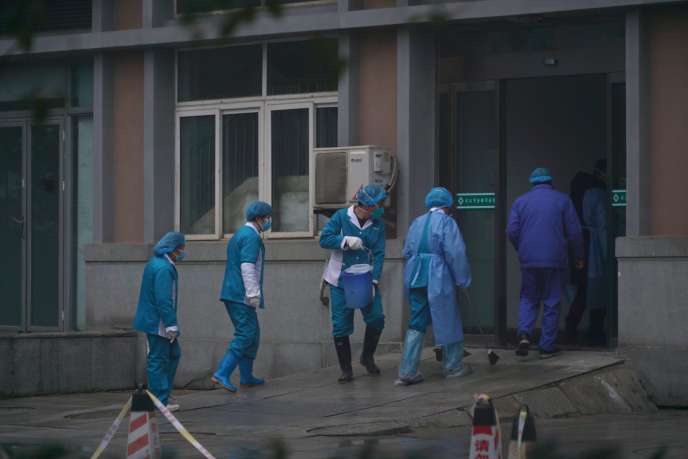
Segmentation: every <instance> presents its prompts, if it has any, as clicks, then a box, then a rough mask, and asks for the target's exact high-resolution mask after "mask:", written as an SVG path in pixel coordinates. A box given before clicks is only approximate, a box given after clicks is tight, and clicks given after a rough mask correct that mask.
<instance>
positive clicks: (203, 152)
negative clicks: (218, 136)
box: [179, 115, 215, 234]
mask: <svg viewBox="0 0 688 459" xmlns="http://www.w3.org/2000/svg"><path fill="white" fill-rule="evenodd" d="M179 125H180V129H179V136H180V139H179V142H180V143H179V178H180V204H181V206H180V223H181V225H180V226H181V228H180V229H181V231H182V232H183V233H186V234H215V117H214V116H212V115H209V116H194V117H184V118H181V119H180V122H179Z"/></svg>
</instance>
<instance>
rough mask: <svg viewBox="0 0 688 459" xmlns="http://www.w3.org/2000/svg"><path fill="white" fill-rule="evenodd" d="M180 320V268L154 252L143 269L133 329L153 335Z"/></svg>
mask: <svg viewBox="0 0 688 459" xmlns="http://www.w3.org/2000/svg"><path fill="white" fill-rule="evenodd" d="M172 326H179V324H178V323H177V268H175V266H174V264H172V263H171V262H170V261H169V260H168V259H167V257H165V256H164V255H163V256H153V257H151V259H150V260H149V261H148V264H147V265H146V268H145V269H144V270H143V280H142V281H141V292H140V293H139V303H138V306H137V307H136V317H135V318H134V329H135V330H138V331H140V332H144V333H149V334H152V335H157V334H162V333H164V329H165V328H167V327H172Z"/></svg>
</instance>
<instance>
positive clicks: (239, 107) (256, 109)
mask: <svg viewBox="0 0 688 459" xmlns="http://www.w3.org/2000/svg"><path fill="white" fill-rule="evenodd" d="M242 113H257V114H258V199H260V200H261V201H264V200H265V199H264V195H263V188H264V186H265V185H264V184H263V182H265V177H264V175H263V174H262V173H261V170H262V169H263V167H264V166H263V164H262V163H263V158H262V157H261V152H262V151H264V149H265V145H264V143H265V139H264V137H265V136H264V135H262V133H263V131H264V130H265V110H264V108H263V107H261V106H260V105H256V104H236V105H235V106H234V107H232V108H229V109H223V110H220V127H222V117H223V116H225V115H238V114H242ZM222 140H223V139H222V135H220V138H219V139H218V140H217V142H218V145H219V148H220V150H221V151H220V179H222V168H223V163H222V159H223V156H224V152H223V151H222ZM219 186H220V206H221V207H222V209H221V212H220V216H221V217H222V220H223V221H221V222H220V231H221V232H222V236H223V238H224V239H229V238H231V237H232V235H233V233H225V232H224V215H223V214H222V212H224V202H223V200H224V196H223V192H224V190H223V189H222V181H220V182H219Z"/></svg>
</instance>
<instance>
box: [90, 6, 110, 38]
mask: <svg viewBox="0 0 688 459" xmlns="http://www.w3.org/2000/svg"><path fill="white" fill-rule="evenodd" d="M91 11H92V13H91V14H92V18H93V31H94V32H103V31H106V30H112V15H113V8H112V0H93V3H92V8H91Z"/></svg>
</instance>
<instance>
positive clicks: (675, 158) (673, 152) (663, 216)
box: [647, 5, 688, 235]
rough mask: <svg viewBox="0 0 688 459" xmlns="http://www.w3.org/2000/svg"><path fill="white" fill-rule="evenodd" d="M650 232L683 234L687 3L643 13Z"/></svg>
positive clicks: (687, 224)
mask: <svg viewBox="0 0 688 459" xmlns="http://www.w3.org/2000/svg"><path fill="white" fill-rule="evenodd" d="M647 40H648V43H647V45H648V48H647V52H648V59H649V66H648V97H649V111H650V112H649V114H648V120H649V133H648V142H649V150H650V152H651V154H650V158H649V160H650V164H649V169H650V171H649V173H650V177H649V183H650V185H649V201H650V202H649V204H650V227H649V230H650V234H652V235H688V212H686V211H685V209H686V203H685V199H686V196H688V180H686V177H685V174H686V171H688V152H687V151H686V145H688V129H686V126H688V84H686V81H688V58H686V53H687V51H686V44H687V43H688V7H687V6H685V5H684V6H677V7H671V8H661V9H658V10H657V11H653V12H652V13H650V14H649V15H648V22H647Z"/></svg>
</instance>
